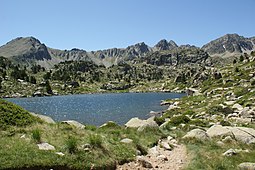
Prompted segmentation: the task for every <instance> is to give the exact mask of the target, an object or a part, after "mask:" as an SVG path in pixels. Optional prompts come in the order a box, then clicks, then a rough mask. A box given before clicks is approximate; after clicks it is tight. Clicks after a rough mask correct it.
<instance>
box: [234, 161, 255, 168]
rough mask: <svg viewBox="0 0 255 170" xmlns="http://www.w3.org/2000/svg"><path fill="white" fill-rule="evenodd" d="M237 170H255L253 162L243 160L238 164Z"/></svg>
mask: <svg viewBox="0 0 255 170" xmlns="http://www.w3.org/2000/svg"><path fill="white" fill-rule="evenodd" d="M238 169H239V170H255V163H252V162H243V163H241V164H239V165H238Z"/></svg>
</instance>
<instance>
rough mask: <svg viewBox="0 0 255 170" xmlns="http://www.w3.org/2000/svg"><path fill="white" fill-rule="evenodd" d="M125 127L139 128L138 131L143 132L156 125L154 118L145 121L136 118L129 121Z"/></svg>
mask: <svg viewBox="0 0 255 170" xmlns="http://www.w3.org/2000/svg"><path fill="white" fill-rule="evenodd" d="M125 126H126V127H131V128H140V127H141V128H140V129H139V131H142V130H144V128H146V127H158V124H157V123H156V122H155V121H154V117H151V118H149V119H147V120H141V119H139V118H137V117H135V118H132V119H130V120H129V121H128V122H127V123H126V124H125Z"/></svg>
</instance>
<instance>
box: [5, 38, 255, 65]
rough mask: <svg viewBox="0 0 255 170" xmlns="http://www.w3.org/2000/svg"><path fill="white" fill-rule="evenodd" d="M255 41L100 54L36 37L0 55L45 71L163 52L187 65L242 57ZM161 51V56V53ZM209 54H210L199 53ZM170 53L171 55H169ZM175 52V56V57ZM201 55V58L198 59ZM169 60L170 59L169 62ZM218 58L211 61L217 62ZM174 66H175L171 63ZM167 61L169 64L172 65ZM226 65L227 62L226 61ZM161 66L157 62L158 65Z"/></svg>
mask: <svg viewBox="0 0 255 170" xmlns="http://www.w3.org/2000/svg"><path fill="white" fill-rule="evenodd" d="M254 44H255V38H254V37H252V38H244V37H242V36H239V35H237V34H227V35H225V36H223V37H220V38H218V39H216V40H213V41H211V42H209V43H208V44H206V45H204V46H203V47H202V48H198V47H194V46H190V45H181V46H179V47H178V45H177V44H176V43H175V42H174V41H172V40H171V41H169V42H168V41H166V40H164V39H163V40H160V41H159V42H158V43H157V44H156V45H155V46H154V47H149V46H148V45H146V44H145V43H144V42H141V43H137V44H135V45H131V46H128V47H127V48H112V49H106V50H98V51H90V52H88V51H85V50H82V49H76V48H74V49H72V50H59V49H53V48H50V47H46V46H45V45H44V44H42V43H41V42H40V41H39V40H37V39H36V38H34V37H26V38H22V37H20V38H16V39H14V40H12V41H10V42H8V43H7V44H5V45H3V46H1V47H0V56H3V57H6V58H11V59H12V60H13V61H16V62H19V64H26V65H30V64H39V65H41V66H43V67H46V68H52V67H53V66H54V65H55V64H58V63H60V62H63V61H71V60H74V61H93V62H94V63H95V64H97V65H100V64H101V65H105V66H106V67H109V66H111V65H117V64H118V63H120V62H123V61H125V62H127V61H131V62H133V63H134V62H136V61H137V59H139V58H141V57H147V56H149V58H153V57H154V56H156V60H157V58H158V57H159V56H158V54H159V55H161V54H160V53H161V52H164V51H170V52H166V53H167V54H163V56H162V55H161V56H162V57H163V60H162V61H160V63H162V62H164V60H165V59H164V56H165V57H166V58H168V57H170V58H171V56H173V58H177V59H174V60H177V64H178V61H179V60H180V61H181V62H186V63H189V62H191V63H196V62H197V61H198V63H200V62H199V61H200V60H201V59H200V57H201V56H204V55H206V58H208V54H209V55H211V56H214V55H218V56H221V57H222V56H225V55H226V56H230V55H234V54H235V55H241V54H243V53H250V52H251V51H252V50H254ZM183 49H187V50H194V49H197V50H200V52H198V53H197V54H192V55H188V58H185V55H184V56H183V54H179V53H182V52H183ZM158 52H159V53H158ZM203 52H206V53H208V54H200V53H203ZM169 53H170V54H171V55H169ZM173 53H175V54H173ZM199 56H200V57H199ZM167 60H169V59H167ZM214 60H215V58H214V59H213V60H212V61H214ZM219 61H221V58H219V59H217V61H214V62H215V63H217V62H219ZM171 62H172V63H176V62H174V61H171ZM171 62H170V61H168V64H169V63H171ZM225 62H227V60H225ZM157 64H158V62H157Z"/></svg>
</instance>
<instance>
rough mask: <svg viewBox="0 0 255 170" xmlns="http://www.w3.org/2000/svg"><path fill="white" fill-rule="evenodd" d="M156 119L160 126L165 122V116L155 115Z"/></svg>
mask: <svg viewBox="0 0 255 170" xmlns="http://www.w3.org/2000/svg"><path fill="white" fill-rule="evenodd" d="M154 121H155V122H156V123H157V124H158V125H159V126H160V125H162V124H163V123H164V122H165V118H163V117H155V118H154Z"/></svg>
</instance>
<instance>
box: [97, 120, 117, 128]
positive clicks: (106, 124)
mask: <svg viewBox="0 0 255 170" xmlns="http://www.w3.org/2000/svg"><path fill="white" fill-rule="evenodd" d="M111 127H119V125H118V124H117V123H115V122H113V121H109V122H106V123H104V124H102V125H101V126H100V127H99V128H111Z"/></svg>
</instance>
